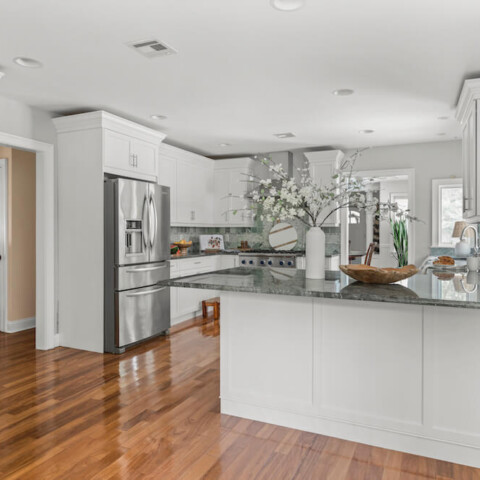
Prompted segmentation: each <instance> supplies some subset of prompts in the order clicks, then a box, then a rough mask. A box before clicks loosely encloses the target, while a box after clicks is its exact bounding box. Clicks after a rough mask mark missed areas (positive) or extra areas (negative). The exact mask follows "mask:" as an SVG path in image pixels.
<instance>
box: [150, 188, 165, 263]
mask: <svg viewBox="0 0 480 480" xmlns="http://www.w3.org/2000/svg"><path fill="white" fill-rule="evenodd" d="M148 203H149V232H150V235H149V246H150V259H149V260H150V262H163V261H165V260H169V259H170V188H169V187H164V186H162V185H156V184H154V183H152V184H150V185H149V202H148Z"/></svg>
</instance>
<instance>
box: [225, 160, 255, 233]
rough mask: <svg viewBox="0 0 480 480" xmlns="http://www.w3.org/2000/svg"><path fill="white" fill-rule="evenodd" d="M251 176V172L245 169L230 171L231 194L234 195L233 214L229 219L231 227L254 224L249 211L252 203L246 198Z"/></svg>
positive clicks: (231, 206) (232, 202)
mask: <svg viewBox="0 0 480 480" xmlns="http://www.w3.org/2000/svg"><path fill="white" fill-rule="evenodd" d="M250 175H251V172H250V171H249V170H246V169H244V168H239V169H232V170H230V193H231V194H232V198H231V205H230V208H231V209H232V214H231V215H230V216H229V219H228V220H229V224H230V225H241V226H249V225H251V224H252V223H253V221H252V218H253V217H252V212H251V211H250V210H249V209H248V206H249V205H250V202H249V200H248V199H247V198H246V197H245V195H246V194H247V192H248V190H249V186H250V184H249V183H248V179H249V176H250ZM233 212H237V213H236V214H234V213H233Z"/></svg>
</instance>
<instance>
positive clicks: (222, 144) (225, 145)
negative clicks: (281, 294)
mask: <svg viewBox="0 0 480 480" xmlns="http://www.w3.org/2000/svg"><path fill="white" fill-rule="evenodd" d="M230 145H231V144H230V143H219V144H218V146H219V147H229V146H230Z"/></svg>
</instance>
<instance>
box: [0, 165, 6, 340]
mask: <svg viewBox="0 0 480 480" xmlns="http://www.w3.org/2000/svg"><path fill="white" fill-rule="evenodd" d="M7 169H8V161H7V159H6V158H0V194H1V198H0V255H1V256H2V258H1V261H0V265H1V267H2V274H1V275H0V297H1V298H0V302H1V306H0V331H1V332H6V331H7V330H8V328H7V311H8V290H7V285H8V256H7V253H8V248H7V246H8V241H7V232H8V230H7V226H8V208H7V205H8V174H7V172H8V170H7Z"/></svg>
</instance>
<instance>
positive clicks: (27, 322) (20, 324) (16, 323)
mask: <svg viewBox="0 0 480 480" xmlns="http://www.w3.org/2000/svg"><path fill="white" fill-rule="evenodd" d="M30 328H35V317H30V318H22V319H20V320H8V321H7V332H8V333H15V332H21V331H22V330H29V329H30Z"/></svg>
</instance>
